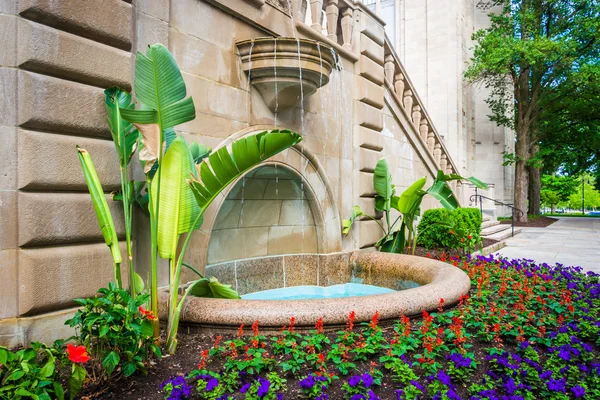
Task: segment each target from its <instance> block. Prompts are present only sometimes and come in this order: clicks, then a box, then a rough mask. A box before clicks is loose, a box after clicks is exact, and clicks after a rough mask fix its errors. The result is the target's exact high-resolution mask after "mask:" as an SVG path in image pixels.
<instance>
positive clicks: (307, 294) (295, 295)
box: [242, 283, 395, 300]
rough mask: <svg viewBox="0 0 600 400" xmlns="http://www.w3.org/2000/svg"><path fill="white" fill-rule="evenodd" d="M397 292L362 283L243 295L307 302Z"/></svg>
mask: <svg viewBox="0 0 600 400" xmlns="http://www.w3.org/2000/svg"><path fill="white" fill-rule="evenodd" d="M392 292H395V290H392V289H388V288H384V287H379V286H373V285H363V284H362V283H345V284H343V285H333V286H326V287H323V286H292V287H287V288H281V289H271V290H263V291H262V292H254V293H248V294H245V295H242V299H243V300H307V299H332V298H338V297H351V296H369V295H372V294H385V293H392Z"/></svg>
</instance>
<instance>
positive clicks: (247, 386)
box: [240, 383, 250, 393]
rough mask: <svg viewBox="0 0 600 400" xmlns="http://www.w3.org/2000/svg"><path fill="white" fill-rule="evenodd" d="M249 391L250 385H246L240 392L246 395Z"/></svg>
mask: <svg viewBox="0 0 600 400" xmlns="http://www.w3.org/2000/svg"><path fill="white" fill-rule="evenodd" d="M248 389H250V384H249V383H246V384H245V385H244V386H242V388H241V389H240V392H241V393H246V392H247V391H248Z"/></svg>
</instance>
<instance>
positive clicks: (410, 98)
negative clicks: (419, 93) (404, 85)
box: [404, 90, 413, 112]
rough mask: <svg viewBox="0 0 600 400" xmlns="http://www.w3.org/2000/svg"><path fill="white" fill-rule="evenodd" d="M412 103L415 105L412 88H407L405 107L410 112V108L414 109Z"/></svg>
mask: <svg viewBox="0 0 600 400" xmlns="http://www.w3.org/2000/svg"><path fill="white" fill-rule="evenodd" d="M412 105H413V93H412V90H405V91H404V109H405V110H406V111H407V112H410V110H412Z"/></svg>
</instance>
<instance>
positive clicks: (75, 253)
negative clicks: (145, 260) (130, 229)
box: [18, 243, 128, 315]
mask: <svg viewBox="0 0 600 400" xmlns="http://www.w3.org/2000/svg"><path fill="white" fill-rule="evenodd" d="M120 247H121V253H122V254H125V243H121V246H120ZM121 275H122V276H123V281H124V282H123V284H124V285H125V284H126V281H127V276H128V275H127V267H126V266H125V263H123V265H122V266H121ZM18 276H19V281H18V282H19V315H32V314H37V313H41V312H45V311H52V310H58V309H63V308H67V307H71V306H72V305H73V302H72V299H75V298H80V297H90V296H93V295H95V294H96V291H97V290H98V288H99V287H105V286H106V285H107V284H108V282H109V281H112V280H113V279H114V272H113V262H112V257H111V255H110V250H109V249H108V247H106V245H105V244H104V243H95V244H81V245H74V246H59V247H41V248H35V249H21V250H19V274H18Z"/></svg>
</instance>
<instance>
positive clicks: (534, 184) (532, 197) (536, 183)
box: [527, 166, 542, 215]
mask: <svg viewBox="0 0 600 400" xmlns="http://www.w3.org/2000/svg"><path fill="white" fill-rule="evenodd" d="M540 174H541V172H540V168H534V167H532V166H529V210H528V211H527V214H530V215H540V204H541V202H542V200H541V194H540V191H541V187H542V181H541V177H540Z"/></svg>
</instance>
